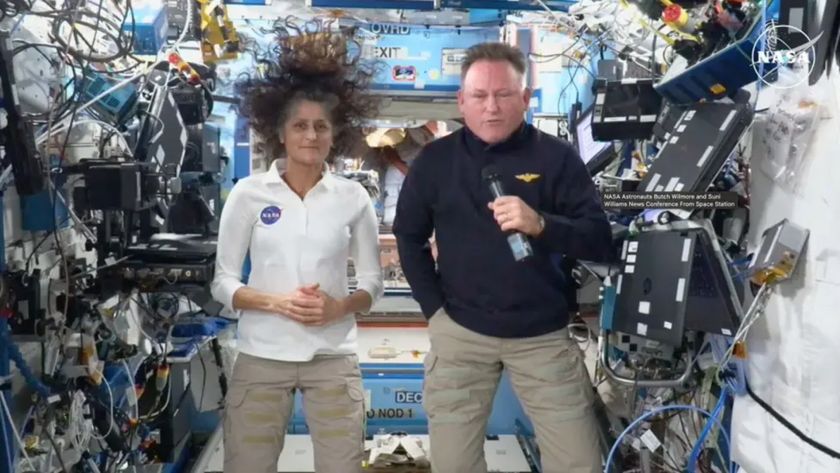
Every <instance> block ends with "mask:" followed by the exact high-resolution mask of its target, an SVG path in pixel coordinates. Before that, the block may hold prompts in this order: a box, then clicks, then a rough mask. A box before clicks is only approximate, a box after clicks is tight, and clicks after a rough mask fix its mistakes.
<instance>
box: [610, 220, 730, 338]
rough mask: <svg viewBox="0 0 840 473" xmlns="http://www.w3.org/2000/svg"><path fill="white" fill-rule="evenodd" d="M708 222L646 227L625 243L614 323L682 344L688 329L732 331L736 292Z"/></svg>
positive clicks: (622, 329) (624, 330)
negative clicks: (692, 225)
mask: <svg viewBox="0 0 840 473" xmlns="http://www.w3.org/2000/svg"><path fill="white" fill-rule="evenodd" d="M710 233H711V231H710V230H709V229H707V228H685V229H671V230H667V231H647V232H642V233H641V234H639V235H638V236H637V237H636V238H635V239H633V240H627V241H625V243H624V246H623V248H622V255H621V260H622V268H623V269H622V271H621V274H620V275H619V276H618V279H617V282H616V306H615V309H616V310H615V314H614V315H613V317H614V318H613V324H612V326H613V328H614V329H615V330H616V331H618V332H621V333H626V334H630V335H635V336H639V337H642V338H647V339H651V340H656V341H659V342H662V343H666V344H669V345H672V346H677V347H678V346H680V345H682V339H683V336H684V333H685V331H686V330H692V331H698V332H705V333H713V334H718V335H724V336H730V337H731V336H733V335H735V332H736V331H737V328H738V325H739V323H740V319H741V317H742V314H741V308H740V302H739V300H738V296H737V292H736V289H735V286H734V283H733V281H732V278H731V276H730V275H729V272H728V269H727V267H726V262H725V261H724V259H723V256H722V255H721V253H720V249H719V248H718V247H716V245H715V242H714V240H713V238H714V236H713V235H711V234H710Z"/></svg>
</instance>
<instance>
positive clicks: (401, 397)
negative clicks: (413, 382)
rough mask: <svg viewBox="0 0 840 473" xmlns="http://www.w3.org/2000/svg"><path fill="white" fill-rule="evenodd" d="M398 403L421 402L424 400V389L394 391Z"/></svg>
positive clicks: (395, 400)
mask: <svg viewBox="0 0 840 473" xmlns="http://www.w3.org/2000/svg"><path fill="white" fill-rule="evenodd" d="M394 402H396V403H397V404H420V403H422V402H423V392H422V391H397V392H395V393H394Z"/></svg>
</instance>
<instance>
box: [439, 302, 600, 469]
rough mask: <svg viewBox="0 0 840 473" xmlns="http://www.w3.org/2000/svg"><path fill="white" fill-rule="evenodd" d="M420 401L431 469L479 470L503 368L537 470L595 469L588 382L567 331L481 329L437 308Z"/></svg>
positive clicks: (596, 456)
mask: <svg viewBox="0 0 840 473" xmlns="http://www.w3.org/2000/svg"><path fill="white" fill-rule="evenodd" d="M429 337H430V339H431V343H432V347H431V351H430V352H429V354H428V355H427V356H426V361H425V371H426V376H425V381H424V386H423V407H424V408H425V410H426V413H427V414H428V416H429V433H430V435H431V439H430V449H431V451H430V455H429V456H430V457H431V462H432V471H433V472H434V473H486V472H487V464H486V462H485V459H484V438H485V432H486V429H487V419H488V417H489V415H490V410H491V408H492V406H493V399H494V397H495V393H496V387H497V386H498V384H499V378H500V377H501V373H502V369H503V368H506V369H507V370H508V373H509V375H510V380H511V383H512V385H513V388H514V390H515V391H516V394H517V396H518V397H519V400H520V401H521V402H522V405H523V407H524V409H525V412H526V413H527V414H528V417H530V419H531V421H532V422H533V424H534V429H535V430H536V432H535V433H536V437H537V444H538V445H539V448H540V456H541V462H542V471H543V473H596V472H600V471H601V451H600V448H599V440H598V434H597V432H596V422H595V417H594V413H593V408H592V401H593V394H592V384H591V383H590V381H589V376H588V375H587V371H586V367H585V366H584V364H583V355H582V353H581V351H580V349H579V348H578V346H577V344H576V343H575V342H574V341H573V340H572V339H571V338H569V335H568V332H567V331H566V330H565V329H564V330H560V331H557V332H553V333H550V334H546V335H541V336H538V337H532V338H519V339H506V338H495V337H488V336H484V335H480V334H478V333H475V332H473V331H471V330H468V329H466V328H464V327H462V326H460V325H458V324H457V323H455V322H453V321H452V319H451V318H449V316H448V315H447V314H446V313H445V312H444V311H443V310H439V311H438V312H437V313H436V314H435V315H434V316H433V317H432V318H431V319H430V320H429Z"/></svg>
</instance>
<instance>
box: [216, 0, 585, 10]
mask: <svg viewBox="0 0 840 473" xmlns="http://www.w3.org/2000/svg"><path fill="white" fill-rule="evenodd" d="M228 3H230V2H228ZM543 3H545V4H546V6H548V7H549V8H551V9H552V10H560V11H566V10H568V8H569V5H574V4H575V3H577V0H544V2H543ZM306 4H307V6H310V7H319V8H377V9H378V8H391V9H397V10H435V9H436V8H435V0H307V2H306ZM440 8H463V9H472V8H480V9H485V10H488V9H489V10H542V9H543V6H542V5H540V4H539V3H538V2H534V1H532V0H440Z"/></svg>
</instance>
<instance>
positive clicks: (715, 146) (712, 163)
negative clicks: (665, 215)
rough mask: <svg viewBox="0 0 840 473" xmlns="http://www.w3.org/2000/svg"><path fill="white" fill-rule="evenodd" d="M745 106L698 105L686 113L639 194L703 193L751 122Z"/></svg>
mask: <svg viewBox="0 0 840 473" xmlns="http://www.w3.org/2000/svg"><path fill="white" fill-rule="evenodd" d="M752 116H753V114H752V109H751V107H750V105H749V104H746V103H724V102H712V103H697V104H694V105H692V106H691V107H689V108H687V109H685V110H684V111H683V112H682V113H681V114H680V116H679V118H678V119H677V121H676V123H675V124H674V126H673V128H672V129H671V130H669V131H666V132H665V134H664V137H665V144H664V145H663V146H662V148H660V150H659V153H658V154H657V155H656V158H655V159H654V161H653V164H651V166H650V168H649V169H648V172H647V174H646V175H645V177H644V179H642V181H641V182H640V183H639V187H638V190H639V191H642V192H704V191H706V190H707V189H708V188H709V186H710V185H711V184H712V182H713V180H714V179H715V177H716V176H717V175H718V173H720V170H721V169H722V168H723V166H724V164H725V163H726V159H727V158H728V157H729V156H730V155H731V154H732V152H733V151H734V150H735V146H736V144H737V143H738V141H739V140H740V138H741V136H742V135H743V133H744V131H745V130H746V129H747V127H748V126H749V124H750V123H751V122H752Z"/></svg>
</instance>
